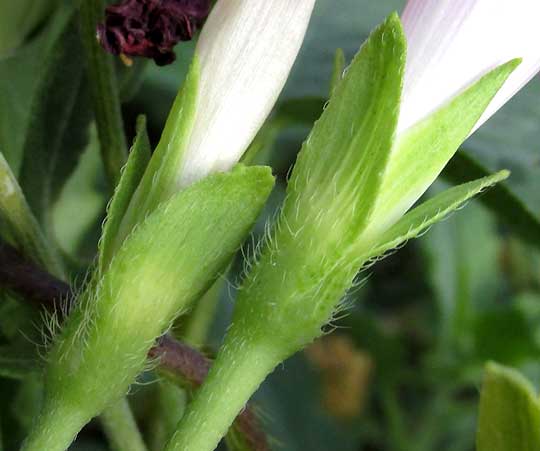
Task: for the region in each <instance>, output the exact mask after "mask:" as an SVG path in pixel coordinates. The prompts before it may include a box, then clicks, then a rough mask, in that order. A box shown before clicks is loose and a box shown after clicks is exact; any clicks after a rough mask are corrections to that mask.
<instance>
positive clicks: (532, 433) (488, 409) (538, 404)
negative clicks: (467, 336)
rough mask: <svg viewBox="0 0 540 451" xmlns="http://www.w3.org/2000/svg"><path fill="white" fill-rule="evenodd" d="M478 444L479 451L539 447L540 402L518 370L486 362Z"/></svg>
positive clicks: (535, 450)
mask: <svg viewBox="0 0 540 451" xmlns="http://www.w3.org/2000/svg"><path fill="white" fill-rule="evenodd" d="M476 446H477V448H476V449H477V450H478V451H539V450H540V401H539V399H538V395H537V394H536V390H535V389H534V387H533V386H532V384H531V383H530V382H529V381H528V380H527V379H525V378H524V377H523V376H522V375H521V374H520V373H519V372H517V371H515V370H513V369H511V368H507V367H504V366H501V365H498V364H496V363H489V364H488V365H486V371H485V376H484V383H483V387H482V394H481V397H480V418H479V422H478V431H477V436H476Z"/></svg>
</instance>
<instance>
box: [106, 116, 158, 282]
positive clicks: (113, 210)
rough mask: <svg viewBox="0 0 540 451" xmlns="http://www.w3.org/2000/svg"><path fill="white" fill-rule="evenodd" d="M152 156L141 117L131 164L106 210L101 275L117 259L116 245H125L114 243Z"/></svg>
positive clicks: (123, 172)
mask: <svg viewBox="0 0 540 451" xmlns="http://www.w3.org/2000/svg"><path fill="white" fill-rule="evenodd" d="M150 156H151V148H150V141H149V139H148V133H147V131H146V118H145V117H144V116H140V117H139V118H138V119H137V135H136V136H135V140H134V141H133V146H132V147H131V151H130V153H129V157H128V161H127V163H126V166H125V167H124V169H123V170H122V176H121V178H120V181H119V182H118V185H117V187H116V189H115V192H114V195H113V198H112V200H111V203H110V205H109V207H108V209H107V220H106V222H105V224H104V226H103V233H102V234H101V240H100V245H99V265H98V268H99V272H100V273H101V274H102V273H103V272H104V271H105V269H106V267H107V265H108V264H109V263H110V261H111V259H112V257H113V255H114V252H115V250H116V248H115V245H116V246H120V245H121V244H122V242H121V241H115V239H116V236H117V234H118V231H119V229H120V224H121V222H122V218H123V217H124V214H125V213H126V211H127V209H128V206H129V202H130V201H131V198H132V197H133V194H134V193H135V190H136V189H137V187H138V186H139V183H140V181H141V178H142V176H143V174H144V171H145V169H146V166H147V165H148V162H149V161H150ZM128 233H129V231H128Z"/></svg>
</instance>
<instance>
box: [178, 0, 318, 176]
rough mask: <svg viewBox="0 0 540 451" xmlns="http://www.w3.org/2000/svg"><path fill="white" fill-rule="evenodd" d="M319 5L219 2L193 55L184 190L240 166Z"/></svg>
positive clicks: (311, 0)
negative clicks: (193, 101)
mask: <svg viewBox="0 0 540 451" xmlns="http://www.w3.org/2000/svg"><path fill="white" fill-rule="evenodd" d="M314 4H315V0H219V1H218V2H217V4H216V6H215V7H214V9H213V11H212V13H211V14H210V16H209V18H208V20H207V22H206V25H205V26H204V28H203V30H202V32H201V36H200V39H199V42H198V45H197V49H196V56H197V57H198V58H199V61H200V81H199V96H198V99H197V105H196V113H195V125H194V128H193V132H192V135H191V137H190V141H189V143H188V147H187V149H186V151H185V154H184V156H185V159H184V164H183V167H182V169H181V173H180V174H179V180H178V184H179V186H185V185H188V184H190V183H192V182H194V181H196V180H198V179H200V178H202V177H204V176H205V175H207V174H209V173H211V172H215V171H226V170H228V169H230V168H231V167H232V166H233V165H234V164H236V163H237V162H238V160H239V159H240V157H241V156H242V154H243V153H244V152H245V151H246V149H247V147H248V146H249V144H250V143H251V141H252V140H253V138H254V137H255V135H256V133H257V132H258V130H259V128H260V127H261V125H262V124H263V123H264V121H265V120H266V118H267V117H268V115H269V114H270V111H271V110H272V107H273V106H274V104H275V102H276V100H277V98H278V96H279V94H280V92H281V90H282V89H283V86H284V85H285V82H286V80H287V77H288V75H289V72H290V70H291V68H292V65H293V63H294V61H295V59H296V57H297V55H298V51H299V50H300V46H301V44H302V41H303V39H304V35H305V33H306V29H307V26H308V23H309V20H310V17H311V13H312V11H313V7H314Z"/></svg>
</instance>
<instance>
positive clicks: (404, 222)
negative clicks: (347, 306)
mask: <svg viewBox="0 0 540 451" xmlns="http://www.w3.org/2000/svg"><path fill="white" fill-rule="evenodd" d="M509 175H510V173H509V172H508V171H501V172H498V173H497V174H494V175H492V176H489V177H485V178H483V179H479V180H475V181H473V182H469V183H465V184H463V185H459V186H456V187H454V188H450V189H448V190H446V191H444V192H443V193H441V194H439V195H437V196H435V197H434V198H432V199H430V200H428V201H426V202H424V203H423V204H421V205H420V206H419V207H416V208H415V209H413V210H411V211H410V212H409V213H407V214H406V215H405V216H403V218H401V220H399V221H398V222H397V223H396V224H395V225H393V226H392V227H390V229H388V230H387V231H386V232H384V233H383V234H382V235H381V236H380V237H379V238H378V239H377V243H376V244H375V245H374V246H373V247H372V248H370V249H369V250H367V251H366V252H364V253H363V254H362V260H364V259H366V260H368V259H371V258H374V257H377V256H380V255H382V254H384V253H385V252H387V251H390V250H392V249H396V248H397V247H399V246H400V245H401V244H403V243H404V242H406V241H407V240H409V239H411V238H416V237H418V236H419V235H420V234H421V233H422V232H424V231H425V230H426V229H428V228H429V227H430V226H431V225H433V224H435V223H436V222H438V221H440V220H442V219H444V218H446V217H447V216H448V215H449V214H450V213H451V212H453V211H455V210H456V209H458V208H459V207H461V206H462V205H463V204H464V203H465V202H467V201H468V200H469V199H471V198H472V197H474V196H476V195H477V194H479V193H480V192H482V191H483V190H485V189H486V188H488V187H490V186H492V185H494V184H496V183H498V182H500V181H501V180H504V179H506V178H507V177H508V176H509Z"/></svg>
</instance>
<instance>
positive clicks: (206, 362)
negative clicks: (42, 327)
mask: <svg viewBox="0 0 540 451" xmlns="http://www.w3.org/2000/svg"><path fill="white" fill-rule="evenodd" d="M0 286H2V287H4V288H8V289H10V290H12V291H14V292H17V293H18V294H21V295H22V298H23V299H27V300H29V301H32V302H33V303H34V304H35V305H36V306H41V307H45V308H47V309H48V310H53V309H57V310H58V311H62V309H61V308H60V303H61V302H69V301H70V300H71V288H70V286H69V285H68V284H66V283H65V282H62V281H61V280H59V279H57V278H55V277H53V276H52V275H51V274H49V273H47V272H46V271H43V270H41V269H40V268H38V267H37V266H35V265H34V264H33V263H31V262H29V261H27V260H26V259H25V258H23V257H22V256H21V254H20V253H19V252H17V250H15V249H14V248H13V247H11V246H9V245H8V244H6V243H2V242H1V241H0ZM148 357H149V358H151V359H152V360H156V361H157V362H159V367H158V368H159V370H160V371H164V372H165V373H167V374H168V375H170V376H172V377H173V379H174V380H175V381H176V382H178V383H179V384H180V385H182V386H184V387H187V388H196V387H199V386H200V385H201V384H202V383H203V382H204V380H205V378H206V376H207V374H208V370H209V368H210V366H211V361H210V359H208V358H206V357H205V356H204V355H203V354H201V353H200V352H199V351H197V350H196V349H193V348H192V347H190V346H188V345H186V344H184V343H181V342H179V341H177V340H175V339H174V338H172V337H170V336H168V335H165V336H163V337H161V338H160V339H159V340H158V341H157V342H156V344H155V345H154V346H153V347H152V348H151V349H150V352H149V353H148ZM112 408H113V409H115V408H117V407H112ZM105 415H107V413H105ZM125 421H126V419H124V422H125ZM235 429H236V431H237V433H238V434H240V435H241V436H242V438H243V439H244V441H245V442H246V443H248V445H249V449H250V450H252V451H267V450H268V449H269V447H268V443H267V439H266V435H265V434H264V432H263V430H262V429H261V427H260V425H259V422H258V418H257V416H256V415H255V414H254V412H253V411H252V410H251V409H250V408H249V407H247V408H245V409H244V410H243V412H242V413H241V415H240V416H239V417H238V418H237V419H236V422H235ZM124 449H128V450H130V451H131V448H129V447H128V448H125V447H124Z"/></svg>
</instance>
